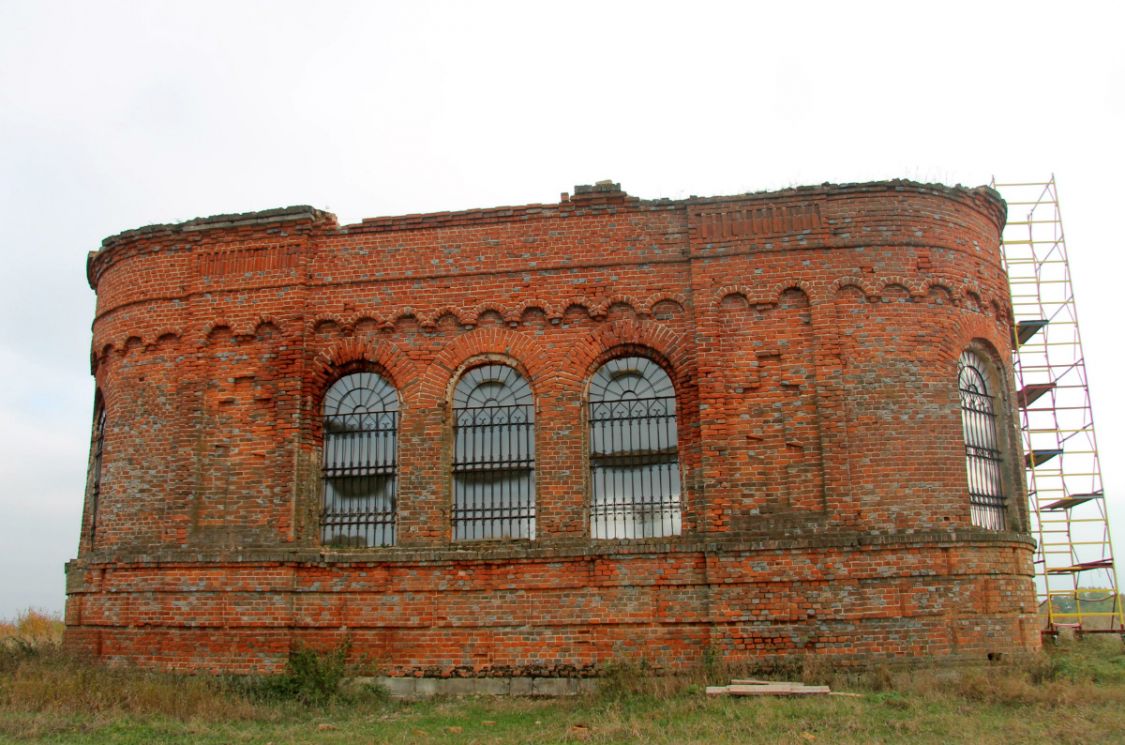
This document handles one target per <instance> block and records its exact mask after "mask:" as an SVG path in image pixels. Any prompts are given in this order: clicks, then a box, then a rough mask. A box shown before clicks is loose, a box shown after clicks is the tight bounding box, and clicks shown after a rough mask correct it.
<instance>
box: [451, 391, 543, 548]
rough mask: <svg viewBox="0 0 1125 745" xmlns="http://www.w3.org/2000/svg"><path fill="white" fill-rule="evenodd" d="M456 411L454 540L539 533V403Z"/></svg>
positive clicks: (490, 538) (496, 538)
mask: <svg viewBox="0 0 1125 745" xmlns="http://www.w3.org/2000/svg"><path fill="white" fill-rule="evenodd" d="M453 416H454V426H453V443H454V444H453V540H455V541H487V540H501V539H513V538H514V539H533V538H535V405H534V404H531V403H528V404H512V405H486V406H463V407H456V408H454V410H453Z"/></svg>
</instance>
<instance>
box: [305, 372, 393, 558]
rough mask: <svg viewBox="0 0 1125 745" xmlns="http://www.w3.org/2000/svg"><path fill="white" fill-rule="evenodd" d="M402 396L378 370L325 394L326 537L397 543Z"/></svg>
mask: <svg viewBox="0 0 1125 745" xmlns="http://www.w3.org/2000/svg"><path fill="white" fill-rule="evenodd" d="M397 452H398V394H397V393H396V392H395V389H394V386H392V385H391V384H390V382H388V381H387V380H386V378H384V377H382V376H381V375H378V374H376V373H373V372H358V373H352V374H350V375H345V376H344V377H342V378H340V379H339V380H337V381H336V382H335V383H333V384H332V387H330V388H329V389H328V392H327V393H325V394H324V509H323V511H322V512H321V515H320V528H321V540H322V541H323V542H324V543H325V544H326V545H334V546H393V545H394V543H395V506H396V505H395V502H396V494H397V492H398V455H397Z"/></svg>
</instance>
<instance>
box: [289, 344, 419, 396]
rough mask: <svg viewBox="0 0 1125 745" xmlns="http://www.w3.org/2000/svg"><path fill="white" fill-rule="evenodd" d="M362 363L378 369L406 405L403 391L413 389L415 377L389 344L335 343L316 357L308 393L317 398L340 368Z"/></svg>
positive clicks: (403, 357) (411, 367) (410, 366)
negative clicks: (383, 373)
mask: <svg viewBox="0 0 1125 745" xmlns="http://www.w3.org/2000/svg"><path fill="white" fill-rule="evenodd" d="M363 363H368V364H371V365H374V366H377V367H379V368H381V369H382V371H383V372H385V373H386V375H387V377H388V378H389V379H390V382H391V383H392V384H393V385H394V386H395V387H396V388H397V389H398V390H399V391H400V392H401V394H402V397H403V403H404V404H405V403H406V401H407V400H408V396H407V391H408V390H409V389H410V388H413V387H414V386H415V385H417V380H418V376H417V375H416V366H415V365H414V363H413V362H412V361H411V360H410V358H409V357H407V356H406V354H404V353H403V351H402V350H401V349H399V348H398V347H397V346H396V345H394V344H393V343H391V342H389V341H384V340H381V339H380V340H373V339H370V338H364V337H355V336H352V337H348V338H346V339H340V340H339V341H335V342H333V343H331V344H329V345H328V346H326V347H324V348H323V349H321V350H320V351H319V352H318V353H317V355H316V356H315V357H314V358H313V362H312V372H311V374H310V375H309V378H308V381H309V393H310V394H312V395H313V396H314V397H317V398H319V396H320V394H321V393H323V391H325V390H327V388H328V386H329V385H331V383H332V381H333V380H334V379H335V378H336V377H337V375H338V374H339V372H340V370H341V369H342V368H345V367H347V366H349V365H356V364H363Z"/></svg>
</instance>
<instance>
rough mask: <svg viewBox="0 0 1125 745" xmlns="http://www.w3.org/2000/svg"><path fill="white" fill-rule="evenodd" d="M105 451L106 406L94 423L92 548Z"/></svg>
mask: <svg viewBox="0 0 1125 745" xmlns="http://www.w3.org/2000/svg"><path fill="white" fill-rule="evenodd" d="M104 451H105V407H104V406H102V407H101V408H100V409H99V410H98V419H97V423H96V424H95V425H94V458H93V463H91V464H90V470H91V475H90V531H89V543H90V548H93V547H94V536H95V534H96V533H97V528H98V501H99V499H100V497H101V494H102V453H103V452H104Z"/></svg>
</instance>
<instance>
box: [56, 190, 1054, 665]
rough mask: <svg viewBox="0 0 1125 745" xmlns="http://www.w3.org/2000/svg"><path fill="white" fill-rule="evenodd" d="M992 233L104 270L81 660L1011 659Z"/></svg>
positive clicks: (665, 233) (1015, 493)
mask: <svg viewBox="0 0 1125 745" xmlns="http://www.w3.org/2000/svg"><path fill="white" fill-rule="evenodd" d="M1004 217H1005V207H1004V204H1003V202H1002V201H1001V200H1000V199H999V197H998V196H997V195H996V193H995V192H993V191H991V190H989V189H986V188H977V189H964V188H960V187H957V188H948V187H944V186H938V185H924V184H917V183H911V182H902V181H894V182H883V183H871V184H850V185H824V186H818V187H808V188H799V189H791V190H786V191H781V192H776V193H761V194H748V195H739V196H730V197H716V198H694V197H693V198H691V199H686V200H664V199H662V200H653V201H644V200H638V199H636V198H634V197H630V196H628V195H627V194H625V193H624V192H623V191H621V190H620V189H619V188H618V187H617V185H615V184H609V183H601V184H598V185H597V186H594V187H577V189H576V193H575V194H574V196H570V197H568V196H567V195H563V197H562V200H561V201H560V202H559V203H558V204H535V205H527V206H522V207H500V208H493V209H481V210H472V211H466V212H454V213H436V214H428V215H408V216H404V217H389V218H377V219H369V220H364V221H363V222H361V223H358V224H355V225H346V226H340V225H338V224H337V222H336V219H335V218H334V216H333V215H331V214H327V213H325V212H321V211H319V210H316V209H313V208H309V207H291V208H286V209H276V210H268V211H265V212H254V213H246V214H238V215H221V216H217V217H210V218H203V219H197V220H192V221H189V222H186V223H181V224H177V225H155V226H150V227H146V228H141V229H138V230H132V231H127V232H125V233H121V234H119V235H116V236H113V237H111V238H108V239H106V240H105V241H104V242H103V244H102V247H101V249H100V250H99V251H96V252H94V253H92V254H91V255H90V259H89V263H88V274H89V279H90V284H91V286H92V287H93V288H94V289H95V290H96V291H97V294H98V306H97V316H96V319H95V321H94V327H93V332H94V342H93V355H92V367H93V373H94V376H95V378H96V381H97V390H98V393H97V400H96V402H95V423H94V428H93V432H94V434H93V447H92V448H91V452H92V456H91V468H90V485H89V488H88V490H87V495H86V505H85V511H84V515H83V524H82V537H81V542H80V545H79V552H78V558H77V559H75V560H74V561H72V562H71V563H70V564H69V566H68V579H67V582H68V587H67V591H68V603H67V624H68V630H67V637H66V638H67V643H68V644H69V645H70V646H71V647H73V648H76V649H80V650H84V651H86V652H87V653H89V654H91V655H94V656H97V657H100V658H103V659H108V660H131V661H135V662H138V663H140V664H142V665H151V666H158V667H165V668H175V669H206V670H227V671H272V670H277V669H279V668H280V667H281V666H283V665H284V662H285V659H286V657H287V655H288V653H289V651H290V649H291V648H292V647H293V646H294V645H299V644H307V645H312V646H315V647H321V648H329V647H333V646H335V645H337V644H339V643H340V642H342V641H344V640H345V639H347V640H350V643H351V650H352V653H353V654H355V655H357V656H362V657H364V658H367V659H370V660H373V661H374V662H376V663H378V664H379V665H380V666H381V668H382V669H383V670H384V671H386V672H389V673H390V674H393V675H433V676H449V675H494V676H503V675H560V676H571V675H581V674H586V673H590V672H593V671H596V669H597V668H598V667H599V666H602V665H605V664H606V663H609V662H618V661H626V660H634V661H636V660H639V659H642V658H643V659H645V660H647V661H648V662H649V663H650V664H653V665H655V666H659V667H663V668H672V669H675V668H684V667H687V666H691V665H693V664H697V663H699V662H700V661H702V660H704V659H715V658H719V659H725V660H728V661H747V660H754V659H767V658H773V657H778V656H790V655H799V654H806V653H817V654H823V655H828V656H830V657H832V658H834V659H837V660H839V661H841V662H851V661H856V660H860V659H871V658H876V657H896V656H908V655H914V656H917V655H935V656H941V657H966V658H983V657H984V656H985V655H986V654H988V653H992V652H1014V651H1020V650H1027V649H1033V648H1035V647H1036V646H1037V645H1038V643H1039V634H1038V628H1037V624H1036V621H1035V617H1034V614H1035V603H1034V595H1033V588H1032V566H1031V549H1032V542H1031V539H1030V537H1029V535H1028V530H1027V529H1028V516H1027V512H1026V505H1025V499H1024V496H1023V492H1022V479H1021V467H1022V463H1021V457H1022V456H1021V455H1020V453H1019V444H1018V439H1017V437H1016V436H1015V434H1014V425H1015V422H1014V421H1013V414H1012V411H1013V397H1014V393H1013V389H1012V385H1011V370H1010V367H1009V350H1010V344H1011V341H1010V340H1011V311H1010V308H1009V299H1008V290H1007V282H1006V278H1005V274H1004V271H1003V269H1002V267H1001V263H1000V253H999V247H998V241H999V234H1000V229H1001V226H1002V225H1003V222H1004Z"/></svg>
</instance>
